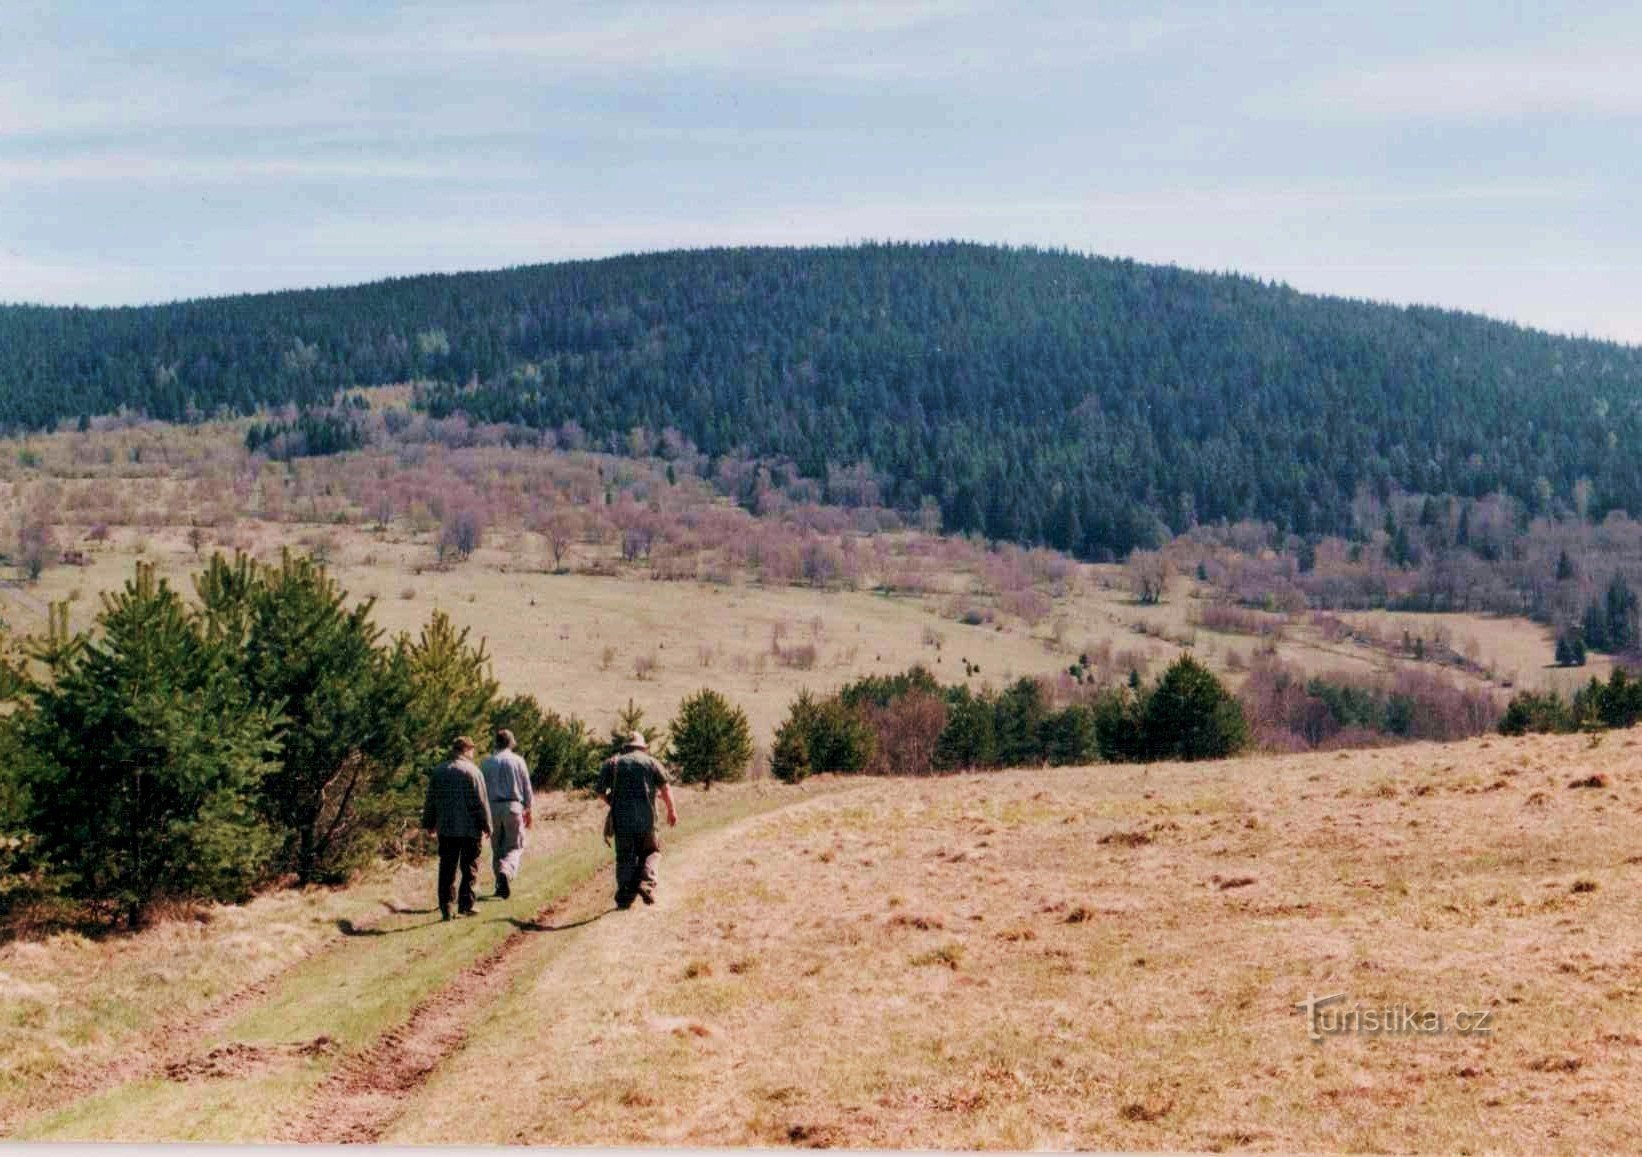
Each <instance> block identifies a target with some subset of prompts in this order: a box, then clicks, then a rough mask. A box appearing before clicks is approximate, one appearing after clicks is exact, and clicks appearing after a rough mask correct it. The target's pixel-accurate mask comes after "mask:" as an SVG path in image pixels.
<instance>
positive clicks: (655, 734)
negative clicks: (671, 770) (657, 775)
mask: <svg viewBox="0 0 1642 1157" xmlns="http://www.w3.org/2000/svg"><path fill="white" fill-rule="evenodd" d="M635 731H642V732H643V733H644V740H645V743H646V744H648V746H649V751H650V754H651V755H653V756H654V757H655V758H657V759H659V760H661V761H662V762H663V763H666V762H667V761H668V740H667V729H666V728H664V727H657V728H654V729H651V728H649V727H646V726H645V724H644V708H642V707H640V706H639V705H638V704H637V703H634V702H633V701H632V700H631V699H629V700H628V701H627V706H626V707H623V708H622V709H621V710H620V711H618V712H617V713H616V722H615V723H614V724H613V725H612V726H611V728H610V735H609V737H608V738H606V739H605V741H604V746H603V747H601V748H600V749H599V751H598V757H599V762H601V763H602V762H603V761H604V760H606V759H609V758H610V757H611V756H612V755H615V754H617V753H618V752H619V751H621V749H622V748H623V747H625V746H627V739H628V737H629V736H630V735H632V734H633V732H635Z"/></svg>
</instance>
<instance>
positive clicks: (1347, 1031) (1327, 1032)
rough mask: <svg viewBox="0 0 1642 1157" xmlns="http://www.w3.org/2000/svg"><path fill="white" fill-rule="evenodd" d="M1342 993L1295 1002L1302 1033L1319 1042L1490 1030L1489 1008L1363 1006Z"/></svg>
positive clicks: (1480, 1033)
mask: <svg viewBox="0 0 1642 1157" xmlns="http://www.w3.org/2000/svg"><path fill="white" fill-rule="evenodd" d="M1345 998H1346V994H1345V993H1343V992H1336V993H1334V994H1333V995H1332V996H1307V997H1306V998H1305V999H1304V1000H1302V1001H1301V1002H1300V1003H1299V1004H1297V1005H1295V1006H1294V1007H1295V1009H1296V1011H1299V1012H1303V1013H1305V1014H1306V1036H1307V1038H1308V1039H1310V1040H1313V1041H1317V1042H1321V1041H1322V1040H1323V1038H1324V1037H1330V1036H1441V1035H1442V1034H1443V1033H1453V1034H1455V1035H1456V1036H1487V1035H1489V1034H1490V1033H1492V1032H1493V1031H1494V1010H1493V1009H1468V1008H1461V1009H1456V1010H1454V1011H1453V1012H1451V1013H1444V1012H1441V1011H1439V1010H1437V1009H1433V1008H1412V1007H1410V1006H1408V1005H1405V1004H1392V1005H1383V1006H1374V1007H1369V1008H1365V1007H1363V1006H1362V1005H1360V1004H1353V1005H1350V1006H1346V1005H1342V1004H1341V1003H1340V1002H1341V1001H1343V1000H1345Z"/></svg>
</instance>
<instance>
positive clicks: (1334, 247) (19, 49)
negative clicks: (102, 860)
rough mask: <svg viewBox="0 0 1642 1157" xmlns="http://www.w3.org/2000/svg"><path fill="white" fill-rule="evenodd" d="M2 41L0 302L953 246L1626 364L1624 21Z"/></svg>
mask: <svg viewBox="0 0 1642 1157" xmlns="http://www.w3.org/2000/svg"><path fill="white" fill-rule="evenodd" d="M1558 8H1560V9H1565V11H1556V9H1558ZM0 30H3V31H0V301H11V302H19V301H29V302H48V303H61V304H68V303H80V304H91V305H110V304H136V303H143V302H153V301H164V300H174V299H178V298H186V297H199V296H208V295H214V294H223V293H237V292H247V291H257V290H267V289H276V288H290V287H299V286H315V285H337V284H350V283H356V282H361V281H368V280H372V279H376V278H380V277H385V276H393V275H403V274H412V273H423V272H432V271H454V270H466V269H486V268H498V267H503V266H510V265H522V264H531V263H535V262H543V261H556V260H564V259H570V258H584V257H598V256H605V255H610V254H617V253H625V252H634V251H648V250H660V249H677V248H694V247H700V246H707V245H742V244H760V245H809V244H837V243H846V242H859V241H869V240H892V239H893V240H909V239H910V240H921V239H947V238H958V239H964V240H974V241H983V242H1000V243H1008V244H1017V245H1038V246H1054V247H1066V248H1070V249H1073V250H1077V251H1080V252H1087V253H1097V254H1103V255H1109V256H1119V257H1130V258H1134V259H1136V260H1140V261H1149V262H1163V263H1172V264H1177V265H1181V266H1185V267H1189V268H1195V269H1208V270H1221V271H1224V270H1230V271H1236V272H1240V273H1247V274H1251V275H1254V276H1258V277H1261V278H1265V279H1269V280H1277V281H1282V282H1286V283H1288V284H1290V285H1293V286H1294V287H1296V288H1298V289H1301V290H1306V291H1310V292H1320V293H1332V294H1340V295H1344V296H1349V297H1357V298H1369V299H1374V300H1381V301H1392V302H1398V303H1418V304H1429V305H1441V306H1445V307H1450V308H1456V309H1464V310H1469V311H1474V312H1479V313H1485V314H1488V315H1491V316H1494V317H1499V318H1505V319H1508V320H1512V321H1516V322H1520V323H1522V324H1525V325H1532V326H1535V327H1539V328H1544V329H1550V330H1554V331H1558V332H1563V333H1573V334H1588V335H1591V336H1595V337H1604V338H1611V339H1615V340H1619V341H1625V342H1630V343H1639V344H1642V213H1639V212H1637V208H1638V205H1637V197H1636V191H1637V190H1638V189H1642V148H1638V142H1639V141H1642V10H1639V9H1637V8H1636V7H1635V6H1634V5H1628V6H1614V7H1611V8H1603V7H1599V6H1596V5H1574V4H1561V5H1544V4H1541V5H1529V4H1521V3H1518V4H1510V3H1505V4H1502V3H1499V2H1498V0H1494V2H1492V3H1487V4H1482V3H1476V4H1472V3H1451V4H1444V5H1435V6H1434V5H1429V4H1421V5H1407V6H1402V7H1398V6H1396V5H1390V4H1379V3H1376V4H1363V3H1360V2H1354V3H1351V4H1335V3H1321V4H1293V5H1285V6H1255V5H1240V4H1229V3H1220V4H1197V5H1194V4H1178V5H1171V4H1165V3H1157V2H1153V3H1133V4H1131V3H1100V2H1096V0H1086V2H1082V3H1059V2H1056V0H1037V2H1023V3H1000V2H991V0H906V2H904V3H891V2H887V0H885V2H873V3H868V2H861V0H836V2H835V0H817V2H814V3H806V2H799V0H766V2H765V3H758V4H749V3H734V2H729V0H722V2H721V0H706V2H697V3H659V4H628V3H622V2H618V0H601V2H598V3H586V4H582V3H549V2H537V3H493V2H487V0H471V2H462V3H440V2H427V3H405V4H390V3H369V4H366V3H343V2H329V3H310V2H307V0H283V2H279V3H273V2H270V3H261V4H244V5H235V4H229V3H211V4H204V3H173V4H162V3H153V4H140V3H123V2H120V0H98V2H90V3H71V2H61V3H34V2H32V0H0Z"/></svg>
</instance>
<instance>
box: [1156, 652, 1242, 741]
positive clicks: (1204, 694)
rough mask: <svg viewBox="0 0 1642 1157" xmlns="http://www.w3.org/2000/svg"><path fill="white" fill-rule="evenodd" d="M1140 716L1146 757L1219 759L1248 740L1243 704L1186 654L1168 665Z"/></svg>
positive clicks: (1205, 668)
mask: <svg viewBox="0 0 1642 1157" xmlns="http://www.w3.org/2000/svg"><path fill="white" fill-rule="evenodd" d="M1140 718H1141V730H1142V735H1143V738H1142V747H1143V749H1144V751H1145V752H1146V755H1147V758H1150V759H1188V760H1190V759H1221V758H1224V757H1225V756H1228V755H1233V754H1235V753H1236V752H1238V751H1241V750H1242V749H1243V748H1245V747H1247V746H1248V742H1249V726H1248V723H1247V721H1246V720H1245V719H1244V718H1243V708H1242V706H1241V705H1240V704H1239V703H1238V702H1237V700H1236V699H1235V698H1234V697H1233V696H1232V695H1231V693H1230V692H1229V691H1227V690H1226V688H1225V687H1224V686H1223V685H1222V684H1221V682H1220V680H1219V679H1217V678H1215V676H1214V673H1213V672H1212V671H1210V670H1209V669H1208V668H1207V667H1205V666H1203V664H1201V663H1199V662H1198V661H1197V660H1196V659H1194V658H1192V657H1191V656H1190V655H1182V656H1180V658H1178V659H1176V660H1175V661H1174V662H1173V663H1171V664H1170V665H1169V668H1168V670H1166V671H1165V672H1164V673H1163V677H1162V678H1161V679H1159V680H1158V684H1157V687H1156V688H1154V689H1153V691H1152V693H1151V694H1150V695H1149V696H1147V699H1146V704H1145V708H1144V710H1143V712H1142V714H1141V717H1140Z"/></svg>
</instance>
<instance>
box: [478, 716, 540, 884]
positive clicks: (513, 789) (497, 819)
mask: <svg viewBox="0 0 1642 1157" xmlns="http://www.w3.org/2000/svg"><path fill="white" fill-rule="evenodd" d="M513 747H514V740H513V732H511V731H509V730H508V729H507V728H505V727H502V728H499V729H498V730H497V732H496V748H495V750H494V751H492V752H491V753H490V754H489V755H487V756H486V757H485V761H484V762H483V763H481V764H480V765H479V770H480V771H481V772H482V773H484V777H485V791H486V792H487V793H488V794H489V796H490V868H491V871H492V872H494V873H495V875H496V898H497V899H498V900H506V899H507V898H508V897H509V896H511V895H512V894H513V877H514V876H516V875H518V874H519V861H520V860H521V859H522V858H523V857H524V850H525V829H526V828H528V827H530V824H531V815H530V809H531V806H532V805H533V804H534V803H535V802H536V795H535V792H533V791H532V790H531V787H530V768H529V766H528V765H527V764H526V763H525V758H524V756H522V755H520V754H519V753H518V752H517V751H515V750H513Z"/></svg>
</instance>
